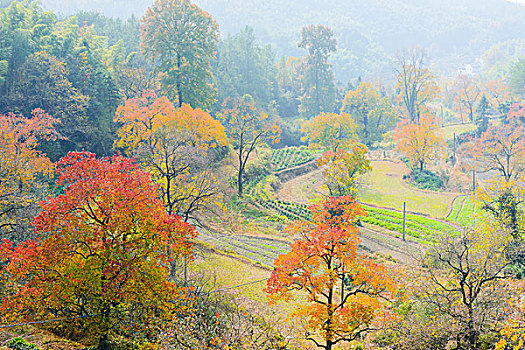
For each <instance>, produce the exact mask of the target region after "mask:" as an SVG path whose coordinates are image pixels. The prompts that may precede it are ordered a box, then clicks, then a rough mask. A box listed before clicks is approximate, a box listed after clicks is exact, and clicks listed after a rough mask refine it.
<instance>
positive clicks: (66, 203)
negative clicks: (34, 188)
mask: <svg viewBox="0 0 525 350" xmlns="http://www.w3.org/2000/svg"><path fill="white" fill-rule="evenodd" d="M57 167H58V168H57V173H58V180H57V186H61V187H62V188H63V190H64V194H62V195H59V196H57V197H55V198H52V199H50V200H49V201H47V202H46V203H44V204H43V205H42V212H41V214H40V215H39V216H38V217H36V218H35V220H34V227H35V230H36V232H37V233H38V234H39V236H38V238H37V239H35V240H34V241H26V242H24V243H21V244H19V245H18V246H16V247H15V248H13V245H12V244H11V243H10V242H8V241H4V242H3V243H2V245H1V248H0V252H1V256H0V260H1V261H2V263H3V264H5V265H4V266H3V268H2V270H1V273H0V275H1V277H2V279H3V280H2V282H3V283H4V287H5V290H6V291H7V293H6V295H5V297H4V298H3V299H2V303H1V305H0V312H1V315H2V322H4V323H19V322H21V321H40V320H49V319H57V318H68V319H66V320H61V321H60V322H58V323H57V322H52V323H48V327H49V328H51V329H53V330H54V331H56V332H59V333H62V334H65V335H67V336H69V337H71V338H73V339H75V338H76V339H79V338H80V339H84V340H89V341H90V343H91V344H92V345H98V347H99V348H104V346H107V341H108V339H109V337H110V336H111V335H112V334H119V335H124V336H128V337H136V338H141V337H142V338H143V337H144V336H146V335H147V336H148V337H152V336H155V326H162V325H163V324H164V323H166V324H169V322H171V321H172V320H173V317H174V316H175V315H177V314H180V313H183V312H185V310H186V308H187V307H188V306H189V305H188V302H189V301H188V300H187V293H186V292H185V290H183V289H182V288H180V287H178V286H177V285H176V284H175V282H173V281H170V280H168V279H167V275H168V266H169V261H170V260H171V259H173V258H175V257H177V256H181V255H184V254H186V255H188V254H190V248H191V246H190V245H189V243H188V240H190V239H191V238H193V237H194V236H195V231H194V228H193V227H192V226H190V225H188V224H186V223H183V222H181V220H180V218H179V217H175V216H170V215H168V214H167V213H166V212H165V211H164V208H163V206H162V203H161V201H160V200H159V199H158V196H157V192H156V186H155V185H154V184H153V183H152V182H151V179H150V176H149V175H148V174H147V173H145V172H143V171H141V170H139V169H138V168H137V166H136V165H134V164H133V161H132V160H130V159H126V158H123V157H120V156H115V157H113V158H111V159H109V158H102V159H96V158H95V155H94V154H92V153H87V152H81V153H77V152H75V153H69V154H68V156H67V157H65V158H63V159H62V160H60V161H59V163H58V166H57Z"/></svg>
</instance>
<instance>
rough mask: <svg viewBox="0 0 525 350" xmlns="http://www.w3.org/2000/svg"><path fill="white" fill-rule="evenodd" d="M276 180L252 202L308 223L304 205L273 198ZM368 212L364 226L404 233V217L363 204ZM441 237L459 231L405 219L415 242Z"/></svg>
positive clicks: (257, 190)
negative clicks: (367, 224) (272, 185)
mask: <svg viewBox="0 0 525 350" xmlns="http://www.w3.org/2000/svg"><path fill="white" fill-rule="evenodd" d="M272 181H274V178H273V176H268V177H265V178H263V179H262V180H261V181H260V182H258V183H257V184H256V185H255V186H253V187H252V188H251V190H250V192H249V196H250V198H251V199H252V200H253V201H255V202H257V203H258V204H259V205H260V206H262V207H263V208H265V209H268V210H270V211H273V212H275V213H277V214H278V215H279V217H281V218H282V219H285V218H286V219H288V220H305V219H306V220H307V219H309V218H310V210H309V209H308V207H307V206H306V205H304V204H298V203H290V202H285V201H282V200H279V199H276V198H274V195H273V193H272V191H271V182H272ZM362 206H363V208H364V209H365V211H366V212H367V215H366V216H363V217H361V218H360V220H361V221H362V222H366V223H369V224H371V225H375V226H380V227H383V228H386V229H388V230H390V231H394V232H398V233H400V234H402V233H403V213H401V212H398V211H395V210H391V209H383V208H376V207H372V206H369V205H366V204H362ZM438 233H446V234H451V235H456V234H457V230H456V228H455V227H454V226H452V225H450V224H446V223H443V222H440V221H437V220H434V219H431V218H427V217H423V216H419V215H414V214H406V215H405V234H406V235H407V236H411V237H414V238H421V239H425V240H430V239H432V237H433V236H435V235H436V234H438Z"/></svg>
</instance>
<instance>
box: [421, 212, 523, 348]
mask: <svg viewBox="0 0 525 350" xmlns="http://www.w3.org/2000/svg"><path fill="white" fill-rule="evenodd" d="M514 253H516V251H515V250H514V249H513V250H512V251H511V250H509V236H508V233H507V232H506V230H505V228H503V227H501V226H499V225H498V224H497V223H494V222H491V221H484V222H482V223H481V224H479V225H478V227H476V228H475V229H473V230H469V231H467V232H464V233H463V234H462V235H461V236H459V237H453V236H447V237H440V243H439V244H436V245H435V246H434V247H433V248H432V249H430V250H429V252H428V254H427V261H426V263H425V265H426V266H428V269H427V273H428V276H426V279H427V280H428V281H429V286H428V289H426V290H425V291H423V293H421V295H420V297H421V299H422V300H423V301H425V302H428V303H430V304H431V305H434V306H435V307H436V309H437V311H438V312H439V313H442V314H444V315H447V316H449V317H450V319H451V321H452V322H453V323H454V324H455V325H456V326H457V330H456V332H455V334H454V335H455V338H456V340H457V346H458V348H460V349H468V350H474V349H479V343H478V341H479V339H480V336H481V335H482V334H487V333H495V332H496V331H497V328H496V325H497V323H498V322H501V321H502V320H503V319H504V318H505V315H506V314H507V311H506V307H507V302H508V300H509V298H510V297H511V295H512V294H511V293H510V292H511V290H510V288H509V286H508V285H506V284H505V283H502V281H503V280H504V279H506V278H508V277H510V275H509V274H508V267H509V266H510V264H511V261H512V259H509V255H512V254H514Z"/></svg>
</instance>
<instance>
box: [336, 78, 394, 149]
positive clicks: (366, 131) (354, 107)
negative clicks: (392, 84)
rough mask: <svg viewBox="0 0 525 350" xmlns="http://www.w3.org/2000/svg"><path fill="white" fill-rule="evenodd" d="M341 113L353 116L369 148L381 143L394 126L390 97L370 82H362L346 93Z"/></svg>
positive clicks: (360, 135) (361, 138)
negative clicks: (378, 142)
mask: <svg viewBox="0 0 525 350" xmlns="http://www.w3.org/2000/svg"><path fill="white" fill-rule="evenodd" d="M341 112H344V113H349V114H350V115H351V116H352V118H353V119H354V120H355V122H356V124H357V134H358V135H359V139H360V140H361V141H362V142H363V143H365V144H366V145H367V146H371V145H372V144H373V143H374V142H376V141H380V140H381V139H382V137H383V134H384V133H385V132H387V131H388V130H389V128H390V127H393V126H394V111H393V109H392V107H391V103H390V101H389V99H388V97H387V96H386V95H383V94H381V92H380V91H378V87H375V86H372V84H371V83H369V82H362V83H360V84H359V85H358V86H357V88H356V89H354V90H350V91H348V92H347V93H346V96H345V98H344V100H343V107H342V108H341Z"/></svg>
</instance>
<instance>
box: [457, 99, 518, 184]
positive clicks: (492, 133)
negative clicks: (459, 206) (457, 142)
mask: <svg viewBox="0 0 525 350" xmlns="http://www.w3.org/2000/svg"><path fill="white" fill-rule="evenodd" d="M462 153H463V155H464V157H465V158H466V159H467V162H468V163H469V164H470V165H471V167H473V168H475V169H476V171H478V172H487V171H491V170H493V171H497V172H498V173H499V174H500V175H501V178H502V179H503V180H504V181H505V182H509V181H511V180H513V179H518V178H519V177H521V176H522V175H523V173H524V171H525V160H524V159H525V104H524V103H521V104H519V103H515V104H512V105H511V108H510V111H509V113H508V115H507V118H506V119H505V120H504V121H503V122H502V123H500V124H499V125H491V126H489V127H488V128H487V130H486V131H485V132H484V133H483V134H481V137H480V138H477V139H475V140H473V141H472V142H470V143H467V144H466V145H465V147H463V152H462Z"/></svg>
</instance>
